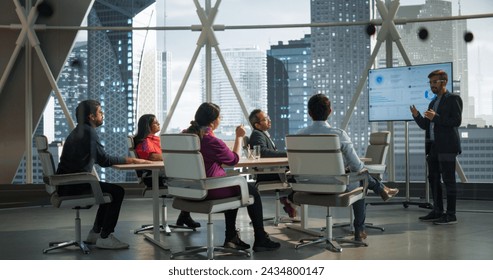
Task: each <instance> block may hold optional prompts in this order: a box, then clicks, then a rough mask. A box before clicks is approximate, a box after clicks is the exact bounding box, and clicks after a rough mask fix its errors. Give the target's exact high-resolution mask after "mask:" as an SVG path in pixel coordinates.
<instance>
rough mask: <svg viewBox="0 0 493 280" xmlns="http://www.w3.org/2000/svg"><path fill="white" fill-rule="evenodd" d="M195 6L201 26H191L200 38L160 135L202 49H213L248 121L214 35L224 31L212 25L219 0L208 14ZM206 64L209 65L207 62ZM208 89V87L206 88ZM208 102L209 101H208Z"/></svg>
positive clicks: (166, 126)
mask: <svg viewBox="0 0 493 280" xmlns="http://www.w3.org/2000/svg"><path fill="white" fill-rule="evenodd" d="M193 2H194V4H195V7H196V8H197V15H198V17H199V19H200V22H201V25H193V26H192V28H191V29H192V31H199V30H200V31H201V32H200V36H199V38H198V39H197V47H196V48H195V51H194V53H193V56H192V60H191V61H190V64H189V65H188V68H187V71H186V72H185V76H184V77H183V80H182V83H181V85H180V88H179V89H178V93H177V94H176V97H175V99H174V100H173V104H172V105H171V108H170V110H169V113H168V115H167V116H166V120H165V121H164V123H163V126H162V128H161V133H164V132H166V129H167V128H168V125H169V123H170V121H171V118H172V117H173V113H174V112H175V109H176V106H177V104H178V101H179V100H180V98H181V95H182V93H183V90H184V89H185V85H186V83H187V81H188V79H189V78H190V74H191V72H192V69H193V66H194V65H195V62H196V61H197V58H198V56H199V54H200V50H201V49H202V47H204V46H206V47H213V48H214V49H215V51H216V54H217V56H218V58H219V61H220V62H221V65H222V67H223V69H224V72H225V74H226V76H227V77H228V80H229V83H230V84H231V87H232V89H233V92H234V93H235V96H236V99H237V100H238V102H239V104H240V107H241V110H242V112H243V115H244V116H245V118H246V119H248V111H247V109H246V106H245V103H244V102H243V98H242V97H241V95H240V92H239V90H238V88H237V87H236V83H235V82H234V79H233V76H232V75H231V72H230V71H229V68H228V65H227V64H226V61H225V59H224V56H223V54H222V52H221V49H220V48H219V43H218V41H217V39H216V36H215V34H214V31H215V30H224V26H223V25H214V19H215V18H216V15H217V11H218V7H219V4H220V3H221V0H217V1H216V4H215V5H214V7H212V9H210V11H209V13H206V11H205V10H204V8H202V7H201V6H200V3H199V1H198V0H194V1H193ZM207 63H210V61H209V62H207ZM208 77H210V76H208ZM210 83H211V80H210V79H209V78H206V84H207V85H210ZM207 88H210V87H207ZM208 101H210V100H208Z"/></svg>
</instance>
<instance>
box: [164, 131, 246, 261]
mask: <svg viewBox="0 0 493 280" xmlns="http://www.w3.org/2000/svg"><path fill="white" fill-rule="evenodd" d="M161 143H162V145H161V148H162V152H163V159H164V160H165V162H166V175H167V176H168V191H169V193H170V194H171V195H173V197H174V199H173V207H174V208H176V209H180V210H183V211H188V212H191V213H202V214H207V215H208V221H207V245H206V246H201V247H187V248H186V250H185V251H182V252H177V253H173V254H171V258H175V257H177V256H182V255H189V254H197V253H200V252H207V258H208V259H214V252H216V251H220V252H226V253H232V254H240V255H245V256H250V253H249V252H247V251H240V250H234V249H229V248H223V247H216V246H214V237H213V233H214V230H213V223H212V214H214V213H221V212H223V211H226V210H231V209H237V208H240V207H245V206H248V205H250V204H252V203H253V197H252V196H250V195H249V193H248V186H247V182H246V179H245V178H244V177H243V176H241V175H234V176H226V177H211V178H207V177H206V173H205V166H204V159H203V158H202V154H201V153H200V139H199V137H198V136H197V135H195V134H185V133H182V134H163V135H161ZM230 186H239V188H240V192H241V193H240V195H238V196H235V197H229V198H224V199H212V200H205V198H206V196H207V193H208V191H209V190H211V189H217V188H225V187H230Z"/></svg>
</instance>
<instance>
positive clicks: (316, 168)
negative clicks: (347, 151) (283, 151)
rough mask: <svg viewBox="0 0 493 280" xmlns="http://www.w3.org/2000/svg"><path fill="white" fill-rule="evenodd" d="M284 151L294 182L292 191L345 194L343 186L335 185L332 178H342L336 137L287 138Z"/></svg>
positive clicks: (339, 149)
mask: <svg viewBox="0 0 493 280" xmlns="http://www.w3.org/2000/svg"><path fill="white" fill-rule="evenodd" d="M286 147H287V151H288V161H289V170H290V172H291V174H292V175H294V176H295V179H296V182H297V183H293V184H292V187H293V189H294V190H303V189H306V190H310V191H316V192H323V193H340V192H344V191H345V190H346V187H347V186H346V184H343V183H334V176H341V175H342V176H344V175H345V168H344V161H343V157H342V152H341V145H340V140H339V136H337V135H332V134H326V135H287V136H286ZM305 183H306V184H305Z"/></svg>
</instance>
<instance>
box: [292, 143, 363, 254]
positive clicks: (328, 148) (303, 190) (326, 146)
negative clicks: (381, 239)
mask: <svg viewBox="0 0 493 280" xmlns="http://www.w3.org/2000/svg"><path fill="white" fill-rule="evenodd" d="M286 147H287V150H288V160H289V168H290V171H291V174H292V175H293V176H294V178H295V180H296V183H291V186H292V188H293V190H294V191H295V194H294V197H293V200H294V202H296V203H298V204H306V205H317V206H323V207H326V209H327V215H326V221H325V222H326V227H325V230H324V233H325V234H324V236H323V237H320V238H317V239H302V240H301V241H300V243H299V244H297V245H296V246H295V248H296V249H298V248H301V247H303V246H307V245H312V244H318V243H325V244H327V247H326V248H327V249H328V250H331V251H335V252H341V251H342V248H341V247H340V245H339V244H338V243H352V244H356V245H361V246H368V245H367V244H366V243H365V242H363V241H356V240H349V239H344V238H336V237H333V236H332V215H331V212H330V208H331V207H349V206H351V205H352V204H353V203H354V202H356V201H358V200H360V199H364V198H365V192H366V188H367V186H368V182H367V177H366V174H355V173H346V172H345V166H344V161H343V157H342V153H341V149H340V142H339V136H337V135H288V136H286ZM356 181H363V182H364V183H363V187H358V188H356V189H355V190H353V191H351V192H346V188H347V185H348V184H349V183H351V182H356Z"/></svg>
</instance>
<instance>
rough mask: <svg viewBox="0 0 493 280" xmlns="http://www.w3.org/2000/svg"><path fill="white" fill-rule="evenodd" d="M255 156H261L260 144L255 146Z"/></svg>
mask: <svg viewBox="0 0 493 280" xmlns="http://www.w3.org/2000/svg"><path fill="white" fill-rule="evenodd" d="M253 158H254V159H259V158H260V145H255V146H253Z"/></svg>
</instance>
